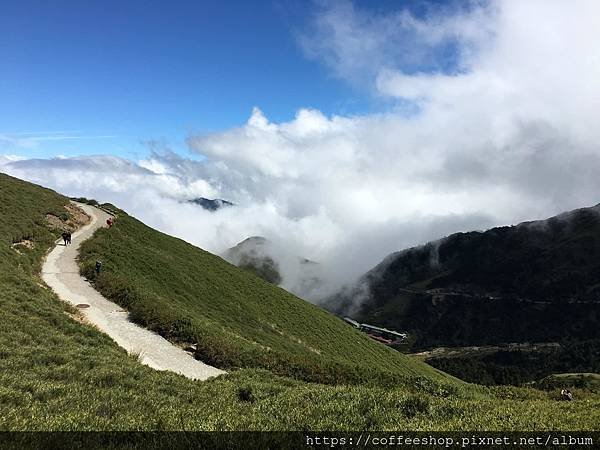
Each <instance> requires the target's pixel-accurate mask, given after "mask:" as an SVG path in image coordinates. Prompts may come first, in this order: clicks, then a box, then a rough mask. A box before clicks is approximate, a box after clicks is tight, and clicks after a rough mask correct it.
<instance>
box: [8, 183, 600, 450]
mask: <svg viewBox="0 0 600 450" xmlns="http://www.w3.org/2000/svg"><path fill="white" fill-rule="evenodd" d="M67 203H68V199H67V198H65V197H63V196H61V195H59V194H56V193H55V192H52V191H49V190H47V189H44V188H41V187H39V186H35V185H32V184H29V183H26V182H23V181H20V180H17V179H14V178H11V177H8V176H6V175H4V174H0V355H2V358H0V430H3V431H15V430H29V431H32V430H44V431H51V430H64V431H85V430H113V431H118V430H157V431H160V430H315V431H318V430H457V431H464V430H478V429H479V430H481V429H486V430H515V429H518V430H534V429H535V430H559V429H563V430H594V429H595V427H596V426H597V423H598V417H597V414H594V412H595V411H598V410H599V408H600V398H599V397H598V396H597V395H595V394H592V393H590V392H588V391H586V390H582V389H579V388H577V387H575V388H573V389H572V390H573V392H574V394H575V397H576V401H574V402H566V403H565V402H560V401H557V398H558V397H557V395H556V392H555V391H551V392H544V391H537V390H533V389H516V388H493V389H489V388H483V387H477V386H472V385H467V384H465V383H460V382H457V381H456V380H454V379H452V378H444V379H441V380H440V381H436V380H435V379H434V378H432V377H429V376H427V375H426V373H425V372H421V371H419V372H418V374H416V375H414V376H409V377H406V378H405V379H404V380H403V381H402V382H401V383H396V384H394V385H392V386H383V385H377V384H376V383H370V384H367V385H354V386H349V385H336V386H330V385H323V384H317V383H306V382H303V381H300V380H296V379H292V378H289V377H279V376H276V375H274V374H273V373H271V372H268V371H265V370H255V369H252V370H247V369H246V370H238V371H234V372H232V373H230V374H227V375H224V376H220V377H218V378H215V379H212V380H210V381H207V382H194V381H191V380H189V379H186V378H184V377H182V376H179V375H176V374H173V373H169V372H157V371H155V370H152V369H150V368H148V367H146V366H144V365H142V364H140V363H139V362H138V361H137V359H136V358H135V356H129V355H127V354H126V353H125V352H124V351H123V350H122V349H120V348H119V347H118V346H117V345H116V344H115V343H114V342H113V341H112V340H110V339H109V338H108V337H107V336H106V335H104V334H102V333H100V332H99V331H98V330H97V329H96V328H93V327H91V326H88V325H86V324H85V323H81V318H80V316H79V315H78V314H77V311H75V310H72V309H71V308H69V307H67V306H66V305H65V304H63V303H61V302H60V301H59V300H58V299H57V297H56V296H55V295H54V294H53V293H52V292H51V291H50V290H48V289H47V288H46V287H45V286H44V285H43V284H42V283H41V280H40V279H39V277H38V275H37V274H38V270H39V267H40V263H41V260H42V258H43V255H44V254H45V252H46V250H47V249H48V248H49V247H50V246H51V245H52V244H53V241H54V239H55V238H56V237H57V230H56V229H51V228H49V225H51V224H55V225H56V224H59V222H57V221H56V220H57V219H58V220H60V221H61V222H60V224H61V226H63V225H66V224H67V223H72V222H73V219H74V217H72V216H71V214H70V213H69V211H68V210H67V209H66V208H65V205H67ZM48 214H49V215H48ZM119 219H123V217H119ZM132 220H133V219H132ZM113 230H114V229H113ZM15 243H17V244H19V243H20V244H19V245H16V246H13V244H15ZM113 243H114V241H113ZM181 245H183V244H181ZM185 245H187V244H185ZM17 250H18V251H17ZM112 250H113V252H114V253H117V254H125V253H126V251H127V249H126V248H123V249H121V248H120V247H118V246H115V245H113V247H112ZM168 261H169V262H170V260H168ZM163 269H164V265H158V266H153V265H148V266H146V267H145V270H146V271H147V276H151V275H152V274H158V273H159V272H161V271H163ZM190 294H191V293H190ZM290 320H292V318H290ZM371 348H372V347H371ZM414 367H415V368H419V370H420V369H421V368H422V367H423V366H422V365H420V364H419V365H414ZM73 436H74V437H75V435H73ZM86 436H87V438H89V439H92V440H93V439H95V438H96V437H97V436H98V435H95V434H89V435H86ZM112 436H113V438H115V439H119V436H121V437H123V436H125V437H126V438H127V439H128V442H127V443H128V445H132V441H131V440H132V439H133V438H134V437H133V436H131V435H128V434H123V435H112ZM5 437H6V436H5ZM27 437H30V438H39V439H42V440H43V442H38V446H40V445H44V446H46V447H48V446H52V445H51V442H52V439H54V437H53V436H51V435H39V436H38V435H36V434H28V435H26V436H25V435H23V436H22V438H27ZM79 438H81V439H83V438H84V436H83V435H80V436H79ZM192 438H193V437H191V436H190V437H189V439H192ZM202 438H204V439H207V437H206V436H202ZM161 439H162V440H161V445H163V446H164V447H168V446H169V444H168V442H166V441H165V440H166V439H174V440H177V435H175V434H172V435H161ZM4 442H6V441H4ZM108 444H109V442H108V441H107V440H106V438H104V440H103V442H102V446H103V447H104V446H108ZM188 444H189V442H188ZM56 446H58V445H56ZM86 448H89V447H86Z"/></svg>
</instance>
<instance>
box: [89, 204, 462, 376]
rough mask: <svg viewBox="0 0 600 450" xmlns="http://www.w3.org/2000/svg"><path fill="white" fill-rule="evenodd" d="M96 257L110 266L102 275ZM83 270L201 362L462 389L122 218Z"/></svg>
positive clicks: (243, 274) (101, 236) (92, 245)
mask: <svg viewBox="0 0 600 450" xmlns="http://www.w3.org/2000/svg"><path fill="white" fill-rule="evenodd" d="M108 207H110V206H108ZM97 260H100V261H102V267H103V269H102V272H101V273H100V275H99V276H96V274H95V271H94V267H95V263H96V261H97ZM80 264H81V268H82V272H83V274H84V275H85V276H86V277H87V278H88V279H90V280H93V282H94V283H95V286H96V288H97V289H98V290H99V291H100V292H102V293H103V294H104V295H105V296H106V297H107V298H110V299H111V300H113V301H115V302H116V303H118V304H119V305H121V306H122V307H124V308H126V309H127V310H128V311H129V312H130V317H131V319H132V320H133V321H135V322H137V323H139V324H140V325H143V326H145V327H148V328H150V329H152V330H154V331H157V332H158V333H160V334H161V335H163V336H165V337H167V338H168V339H171V340H174V341H179V342H184V343H189V344H194V345H196V348H197V350H196V356H197V357H198V358H199V359H201V360H203V361H205V362H207V363H209V364H211V365H215V366H218V367H220V368H224V369H237V368H263V369H267V370H269V371H271V372H274V373H277V374H279V375H284V376H290V377H294V378H298V379H303V380H307V381H316V382H321V383H329V384H337V383H340V382H344V383H354V382H373V381H375V380H377V381H378V382H387V383H388V384H390V383H397V382H398V381H400V380H401V379H403V378H405V377H411V376H426V377H431V378H432V379H437V380H440V381H446V382H448V383H451V384H452V383H455V382H456V380H452V379H450V377H448V376H447V375H445V374H442V373H440V372H438V371H437V370H435V369H433V368H431V367H430V366H428V365H426V364H424V363H422V362H421V361H418V360H416V359H414V358H411V357H408V356H406V355H403V354H400V353H398V352H396V351H393V350H391V349H389V348H388V347H385V346H383V345H380V344H378V343H375V342H374V341H372V340H371V339H369V338H368V337H367V336H365V335H364V334H363V333H360V332H358V331H357V330H355V329H353V328H352V327H350V326H348V325H347V324H346V323H344V322H343V321H342V320H340V319H338V318H337V317H335V316H333V315H331V314H330V313H328V312H326V311H325V310H323V309H321V308H319V307H316V306H314V305H312V304H310V303H308V302H306V301H304V300H301V299H299V298H297V297H295V296H293V295H292V294H290V293H288V292H286V291H285V290H283V289H281V288H278V287H277V286H274V285H272V284H270V283H268V282H266V281H264V280H262V279H261V278H259V277H257V276H255V275H254V274H251V273H248V272H247V271H244V270H240V269H239V268H237V267H235V266H233V265H231V264H229V263H228V262H226V261H225V260H223V259H222V258H220V257H218V256H215V255H213V254H211V253H208V252H205V251H203V250H201V249H199V248H197V247H194V246H192V245H190V244H188V243H187V242H184V241H182V240H180V239H176V238H174V237H171V236H168V235H165V234H163V233H160V232H158V231H156V230H153V229H152V228H149V227H147V226H146V225H144V224H142V223H141V222H140V221H138V220H136V219H135V218H133V217H131V216H129V215H127V214H125V213H124V212H123V211H120V212H119V213H118V219H117V220H116V224H115V225H114V226H113V227H112V228H110V229H106V228H105V229H101V230H98V232H97V233H96V234H95V235H94V237H93V238H92V239H89V240H88V241H86V242H85V243H83V246H82V249H81V261H80Z"/></svg>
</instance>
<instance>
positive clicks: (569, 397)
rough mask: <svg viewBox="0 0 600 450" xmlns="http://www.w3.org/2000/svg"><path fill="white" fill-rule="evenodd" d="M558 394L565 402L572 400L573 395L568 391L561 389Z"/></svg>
mask: <svg viewBox="0 0 600 450" xmlns="http://www.w3.org/2000/svg"><path fill="white" fill-rule="evenodd" d="M560 394H561V395H562V397H563V398H564V399H565V400H568V401H571V400H573V393H572V392H571V391H570V390H568V389H563V390H562V391H560Z"/></svg>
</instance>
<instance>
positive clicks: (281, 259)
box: [222, 236, 323, 299]
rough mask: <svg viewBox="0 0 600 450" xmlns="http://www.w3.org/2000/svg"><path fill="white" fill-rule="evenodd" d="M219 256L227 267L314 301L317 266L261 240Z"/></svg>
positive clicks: (318, 284) (318, 281) (245, 242)
mask: <svg viewBox="0 0 600 450" xmlns="http://www.w3.org/2000/svg"><path fill="white" fill-rule="evenodd" d="M222 256H223V258H224V259H225V260H227V261H228V262H230V263H231V264H233V265H235V266H238V267H240V268H242V269H244V270H248V271H250V272H252V273H254V274H255V275H257V276H259V277H260V278H262V279H263V280H266V281H268V282H270V283H273V284H276V285H278V286H280V287H282V288H284V289H285V290H286V291H288V292H291V293H293V294H295V295H297V296H299V297H301V298H303V299H311V298H314V297H315V292H317V291H318V290H319V289H320V288H322V285H323V279H322V278H321V277H322V273H321V272H322V267H321V265H320V264H318V263H316V262H314V261H311V260H309V259H306V258H303V257H300V256H298V255H294V254H293V253H291V252H290V251H289V250H288V249H286V248H282V246H277V245H275V243H273V242H272V241H271V240H269V239H266V238H264V237H262V236H252V237H249V238H247V239H244V240H243V241H242V242H240V243H238V244H237V245H236V246H235V247H232V248H230V249H228V250H227V251H226V252H225V253H223V255H222Z"/></svg>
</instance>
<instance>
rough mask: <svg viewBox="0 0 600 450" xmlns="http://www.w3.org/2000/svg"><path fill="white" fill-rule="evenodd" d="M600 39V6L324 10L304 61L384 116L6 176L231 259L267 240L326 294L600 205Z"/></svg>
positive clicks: (248, 128) (310, 31)
mask: <svg viewBox="0 0 600 450" xmlns="http://www.w3.org/2000/svg"><path fill="white" fill-rule="evenodd" d="M598 30H600V3H598V2H596V1H595V0H589V1H587V0H574V1H570V2H564V1H558V0H528V1H516V0H498V1H491V2H469V3H468V7H460V8H452V9H449V8H447V7H437V8H436V7H433V6H432V9H431V11H430V12H429V14H426V15H424V16H423V17H415V16H414V15H412V14H411V13H410V12H408V11H407V10H400V11H398V12H397V13H392V14H390V13H387V14H385V15H378V14H375V13H372V12H366V11H363V10H361V9H359V8H357V7H356V6H355V5H353V4H352V3H350V2H344V1H342V2H324V3H320V4H319V5H318V6H316V7H315V12H314V16H313V17H312V20H311V22H310V24H308V25H307V29H306V30H305V31H306V32H305V33H303V34H300V35H299V37H298V41H299V45H300V46H301V48H302V49H303V51H304V52H305V54H306V56H307V57H308V58H312V59H315V60H317V61H319V62H321V63H323V64H325V65H326V66H327V67H328V68H329V69H330V70H331V74H332V76H335V77H338V78H339V79H340V82H348V83H351V84H353V85H355V86H357V88H362V89H365V90H366V91H368V92H369V94H370V95H373V96H375V97H378V98H381V99H384V100H386V102H387V103H386V104H389V105H390V106H389V108H388V109H387V110H386V111H385V112H381V113H378V114H371V115H363V116H350V117H343V116H335V115H334V116H325V115H324V114H322V113H321V112H320V111H318V110H315V109H311V108H310V105H307V107H306V108H303V109H300V110H299V111H298V112H297V114H296V117H295V118H294V119H293V120H291V121H289V122H284V123H273V122H271V121H269V119H268V118H267V117H265V116H264V115H263V113H262V112H261V111H260V109H259V107H260V105H259V106H258V107H257V108H255V109H254V110H253V111H252V112H251V114H250V117H249V119H248V121H247V123H245V124H243V125H241V126H239V127H237V128H234V129H230V130H226V131H223V132H219V133H212V134H206V135H199V136H189V137H188V144H189V149H190V151H191V152H193V153H196V154H197V157H184V156H181V155H179V154H176V153H174V152H171V151H169V150H168V149H165V148H154V149H153V151H152V152H151V154H150V156H149V157H148V158H146V159H144V160H140V161H130V160H125V159H121V158H117V157H113V156H103V155H99V156H89V157H77V158H53V159H22V158H20V157H18V156H15V155H18V148H15V147H14V146H13V147H10V148H8V147H5V148H7V151H6V152H5V153H7V154H6V155H4V156H0V171H3V172H6V173H9V174H11V175H14V176H17V177H20V178H24V179H27V180H31V181H34V182H36V183H39V184H42V185H45V186H49V187H51V188H53V189H56V190H58V191H60V192H63V193H65V194H67V195H71V196H86V197H92V198H96V199H98V200H100V201H108V202H112V203H114V204H116V205H118V206H119V207H121V208H123V209H125V210H126V211H128V212H129V213H131V214H132V215H135V216H136V217H138V218H140V219H141V220H143V221H144V222H146V223H147V224H149V225H151V226H153V227H155V228H157V229H159V230H162V231H164V232H167V233H169V234H173V235H175V236H179V237H181V238H183V239H186V240H187V241H189V242H192V243H194V244H196V245H198V246H200V247H202V248H205V249H207V250H209V251H211V252H214V253H218V254H220V253H222V252H223V251H224V250H226V249H227V248H229V247H232V246H233V245H235V244H236V243H238V242H239V241H241V240H243V239H245V238H246V237H248V236H265V237H267V238H269V239H270V240H272V241H273V242H275V243H276V245H274V248H280V249H283V250H282V251H285V252H287V254H292V255H299V256H301V257H305V258H309V259H310V260H312V261H317V262H319V263H320V264H321V266H322V271H323V274H322V276H323V277H325V278H326V280H327V284H326V288H325V289H324V291H323V292H322V293H321V294H320V295H325V294H326V293H327V292H329V291H330V290H332V289H335V288H336V287H338V286H340V285H341V284H343V283H347V282H350V281H352V280H353V279H355V278H356V277H358V276H359V275H361V274H362V273H364V272H365V271H366V270H368V269H370V268H371V267H373V266H374V265H375V264H377V263H378V262H379V261H380V260H381V259H382V258H384V257H385V256H386V255H387V254H389V253H391V252H392V251H396V250H399V249H402V248H405V247H409V246H414V245H417V244H421V243H424V242H426V241H428V240H431V239H436V238H438V237H441V236H444V235H447V234H450V233H452V232H456V231H463V230H471V229H484V228H489V227H491V226H495V225H501V224H511V223H517V222H519V221H522V220H528V219H535V218H543V217H547V216H551V215H554V214H557V213H560V212H562V211H565V210H569V209H573V208H577V207H582V206H589V205H594V204H597V203H599V202H600V126H598V116H599V114H600V40H599V39H598V38H597V37H598ZM449 49H450V50H449ZM447 54H450V55H451V61H450V62H447V61H444V60H443V57H442V56H443V55H447ZM419 67H427V68H428V69H427V70H423V71H419V70H418V68H419ZM9 154H10V155H13V156H9ZM195 197H208V198H223V199H226V200H229V201H232V202H234V203H235V204H236V206H235V207H230V208H223V209H221V210H219V211H217V212H214V213H211V212H208V211H205V210H203V209H202V208H200V207H199V206H197V205H193V204H189V203H185V201H186V200H189V199H192V198H195ZM282 270H283V272H284V273H283V276H284V278H285V277H286V276H287V275H286V270H285V267H283V268H282ZM289 276H290V277H291V276H293V275H289ZM288 281H289V280H288ZM293 284H294V283H288V285H293ZM300 294H302V293H300ZM313 299H314V300H316V298H313Z"/></svg>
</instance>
